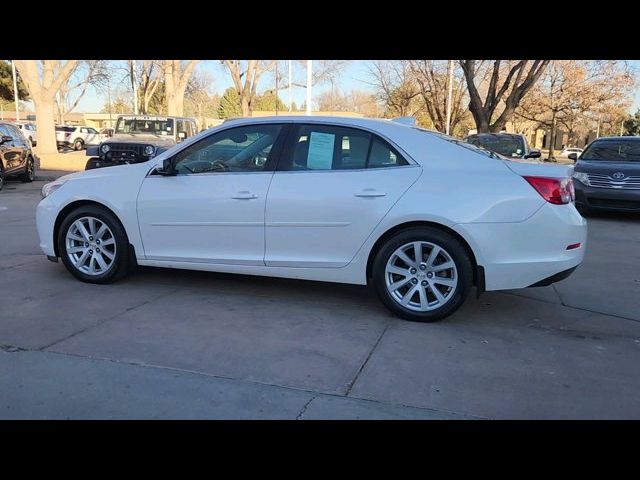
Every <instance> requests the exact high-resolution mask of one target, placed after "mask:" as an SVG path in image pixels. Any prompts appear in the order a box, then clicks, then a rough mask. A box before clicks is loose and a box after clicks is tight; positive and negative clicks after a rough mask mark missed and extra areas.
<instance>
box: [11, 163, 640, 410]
mask: <svg viewBox="0 0 640 480" xmlns="http://www.w3.org/2000/svg"><path fill="white" fill-rule="evenodd" d="M47 175H48V174H46V173H45V174H43V173H42V172H41V173H40V179H39V180H38V181H36V182H34V183H33V184H22V183H20V182H7V184H6V186H5V189H4V190H3V191H1V192H0V291H1V292H2V296H1V297H0V302H1V303H0V418H285V419H296V418H299V419H319V418H337V419H343V418H400V419H409V418H417V419H449V418H454V419H458V418H491V419H505V418H528V419H541V418H544V419H556V418H640V361H639V360H640V248H638V245H640V218H639V217H637V216H624V215H599V216H595V217H591V218H589V244H588V251H587V256H586V259H585V262H584V264H583V265H582V266H581V267H580V268H579V269H578V270H577V271H576V272H575V273H574V274H573V275H572V276H571V277H570V278H568V279H567V280H564V281H562V282H560V283H558V284H556V285H554V286H551V287H544V288H538V289H528V290H518V291H509V292H500V293H497V292H489V293H485V294H483V295H482V296H481V297H480V299H479V300H477V299H476V298H475V295H472V296H470V298H469V299H468V301H467V303H466V304H465V305H464V306H463V308H462V309H460V310H459V311H458V312H457V313H456V314H454V315H453V316H452V317H450V318H448V319H446V320H445V321H443V322H440V323H435V324H420V323H411V322H407V321H403V320H399V319H397V318H394V317H393V316H391V314H390V313H389V312H388V311H387V310H386V309H385V308H384V307H383V306H382V305H381V304H380V303H379V301H378V300H377V298H376V297H375V296H374V294H373V293H372V292H370V291H369V290H368V289H367V288H365V287H360V286H352V285H337V284H325V283H318V282H305V281H295V280H284V279H270V278H263V277H242V276H235V275H228V274H214V273H204V272H187V271H181V270H164V269H150V268H147V269H140V271H139V272H138V273H137V274H136V275H134V276H131V277H128V278H127V279H125V280H123V281H120V282H118V283H116V284H113V285H108V286H98V285H89V284H84V283H81V282H78V281H77V280H75V279H73V278H72V277H71V275H70V274H69V273H67V271H66V270H65V269H64V267H63V266H62V265H61V264H54V263H51V262H48V261H47V260H46V259H45V257H44V256H43V255H42V253H41V251H40V249H39V247H38V238H37V233H36V228H35V220H34V212H35V206H36V205H37V203H38V202H39V200H40V188H41V187H42V185H43V183H44V180H42V178H44V177H46V176H47ZM49 175H50V174H49ZM474 293H475V292H474Z"/></svg>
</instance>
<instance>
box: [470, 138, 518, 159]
mask: <svg viewBox="0 0 640 480" xmlns="http://www.w3.org/2000/svg"><path fill="white" fill-rule="evenodd" d="M467 142H469V143H472V144H474V145H476V146H478V147H482V148H486V149H487V150H491V151H492V152H496V153H499V154H500V155H504V156H505V157H522V156H523V155H524V154H525V151H524V141H523V140H522V138H521V137H512V136H511V135H482V136H471V137H469V138H467Z"/></svg>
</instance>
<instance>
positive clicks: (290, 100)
mask: <svg viewBox="0 0 640 480" xmlns="http://www.w3.org/2000/svg"><path fill="white" fill-rule="evenodd" d="M292 105H293V98H292V96H291V60H289V111H291V106H292Z"/></svg>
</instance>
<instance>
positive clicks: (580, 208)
mask: <svg viewBox="0 0 640 480" xmlns="http://www.w3.org/2000/svg"><path fill="white" fill-rule="evenodd" d="M576 210H578V212H579V213H580V215H582V216H583V217H588V216H589V215H591V214H592V213H593V210H591V209H590V208H589V207H587V206H584V205H576Z"/></svg>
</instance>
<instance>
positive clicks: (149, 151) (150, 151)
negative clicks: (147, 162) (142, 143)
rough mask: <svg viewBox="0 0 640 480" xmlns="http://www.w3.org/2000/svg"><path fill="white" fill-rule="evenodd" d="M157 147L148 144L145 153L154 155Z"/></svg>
mask: <svg viewBox="0 0 640 480" xmlns="http://www.w3.org/2000/svg"><path fill="white" fill-rule="evenodd" d="M155 151H156V149H155V147H154V146H153V145H147V146H146V147H144V154H145V155H153V154H154V153H155Z"/></svg>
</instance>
